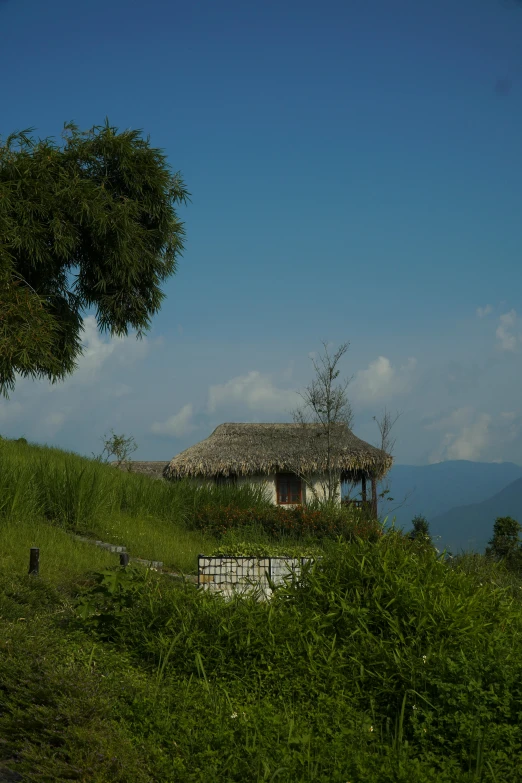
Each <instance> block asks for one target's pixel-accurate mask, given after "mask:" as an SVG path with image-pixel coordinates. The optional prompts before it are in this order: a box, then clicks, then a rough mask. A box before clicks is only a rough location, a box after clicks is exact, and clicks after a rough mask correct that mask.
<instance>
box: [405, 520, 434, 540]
mask: <svg viewBox="0 0 522 783" xmlns="http://www.w3.org/2000/svg"><path fill="white" fill-rule="evenodd" d="M412 525H413V528H412V530H411V531H410V533H409V534H408V538H410V539H411V540H412V541H415V542H417V543H418V544H422V545H423V546H424V545H425V546H426V547H432V546H433V543H432V540H431V533H430V524H429V522H428V520H427V519H426V517H424V516H422V514H417V516H415V517H413V519H412Z"/></svg>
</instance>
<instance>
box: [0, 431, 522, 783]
mask: <svg viewBox="0 0 522 783" xmlns="http://www.w3.org/2000/svg"><path fill="white" fill-rule="evenodd" d="M36 458H38V459H39V460H40V462H39V467H38V469H35V464H36V463H37V459H36ZM82 469H83V472H82ZM0 476H2V478H1V479H0V480H1V481H2V482H3V483H2V490H1V492H0V498H2V505H1V509H0V536H1V537H0V554H1V559H0V738H1V740H0V779H2V776H3V778H4V779H6V780H7V779H11V780H14V779H19V780H28V781H66V780H67V781H68V780H76V781H95V782H96V783H102V782H104V781H107V783H108V782H109V781H111V782H112V781H115V782H116V783H119V781H121V782H122V783H123V781H126V782H127V781H136V782H137V783H152V782H153V781H167V783H169V782H172V783H177V781H180V782H181V781H183V783H185V782H188V783H196V782H199V781H202V782H203V781H205V782H206V781H209V780H211V781H216V782H217V781H223V782H225V781H227V782H228V781H230V782H232V781H241V782H243V781H284V782H285V783H300V782H301V781H303V782H304V781H320V782H323V781H324V783H330V782H331V781H332V782H333V783H346V782H347V781H349V782H350V783H363V782H364V783H388V782H389V783H391V782H392V781H404V782H405V783H406V781H408V783H426V782H427V783H430V782H433V783H435V782H437V783H438V782H439V781H441V783H446V782H447V783H450V781H451V783H464V781H466V783H467V782H468V781H469V782H470V783H471V781H483V782H484V783H490V782H491V783H493V782H494V781H502V783H511V781H512V782H513V783H515V781H518V780H519V770H520V768H522V743H521V739H520V728H519V727H520V722H521V718H522V700H521V697H522V655H521V638H522V637H521V632H522V599H521V598H520V595H521V594H522V582H520V581H518V580H517V579H516V578H515V577H514V576H511V575H510V574H508V573H507V572H505V571H504V570H503V568H502V566H500V565H493V564H487V563H485V562H484V560H483V559H482V558H480V557H475V558H473V557H468V558H464V559H462V560H460V561H456V562H455V561H453V562H452V564H448V563H445V562H443V561H442V560H441V559H437V558H436V557H435V555H434V554H433V552H432V551H423V550H422V549H420V548H419V547H418V546H415V545H413V544H412V543H411V542H408V541H406V540H405V539H404V538H403V537H402V536H401V535H400V534H397V533H390V534H385V535H383V536H382V537H381V538H380V539H379V540H378V541H377V543H369V542H364V541H361V540H359V541H355V542H353V543H348V542H342V541H334V542H330V543H326V542H323V543H322V544H319V543H317V544H316V545H317V546H319V545H320V546H321V547H322V552H323V554H324V555H325V557H324V559H323V561H321V565H320V566H316V567H315V568H313V569H311V570H310V571H309V572H307V573H305V574H304V575H303V577H302V579H301V580H300V581H299V582H294V583H291V582H290V583H288V584H287V585H286V586H285V587H282V588H280V589H278V590H277V591H276V594H275V596H274V598H273V599H272V601H271V602H269V603H259V602H256V601H255V600H254V599H253V598H244V597H243V598H239V597H238V598H237V599H234V600H232V601H229V602H226V601H224V600H223V599H222V598H220V597H219V596H216V595H212V594H208V593H200V592H198V590H197V589H196V588H195V587H194V586H193V585H191V584H189V583H185V584H178V583H174V582H173V581H172V580H170V579H169V578H168V577H166V576H162V575H161V574H157V573H154V572H151V571H145V570H144V569H140V568H128V569H125V570H123V569H119V568H118V567H115V563H116V562H117V557H116V556H114V555H109V554H108V553H106V552H104V551H102V550H99V549H97V548H95V547H91V546H89V545H87V544H82V543H81V542H78V541H75V540H74V539H72V538H71V536H70V535H69V533H68V530H69V529H72V528H74V529H80V530H82V531H83V532H90V533H95V534H96V535H98V536H99V537H100V538H103V539H104V540H107V534H108V531H109V530H110V529H111V526H112V527H114V526H116V528H117V531H118V535H127V536H129V538H128V540H127V541H123V542H122V541H121V540H119V541H118V543H127V544H129V543H130V544H132V546H130V548H131V549H132V548H133V547H134V546H136V547H137V546H138V544H139V547H140V549H139V552H138V551H136V554H142V553H143V548H147V547H149V550H148V551H149V552H154V553H155V554H158V553H159V550H158V549H155V547H158V544H157V539H156V538H155V537H156V535H157V534H156V526H157V525H165V527H164V528H161V529H162V530H163V531H164V532H162V533H161V536H163V537H162V538H161V546H163V547H165V548H166V549H167V548H168V552H170V554H169V555H168V559H169V562H170V563H171V564H172V565H173V566H177V567H181V566H180V565H179V564H180V563H184V564H186V566H187V569H186V570H188V569H189V567H192V568H193V564H192V566H191V563H193V561H192V560H191V557H192V555H191V557H188V556H187V552H188V551H190V552H196V551H197V549H198V547H199V548H201V549H202V550H203V551H209V549H208V548H209V547H213V546H215V545H216V541H215V540H212V539H211V538H207V539H206V540H205V538H204V537H203V536H202V534H201V533H196V532H194V531H191V530H190V514H191V509H192V510H193V509H194V507H195V506H196V505H197V504H198V503H199V502H201V499H200V498H199V497H198V496H197V493H196V494H194V490H193V488H191V487H188V486H184V485H170V486H169V485H162V484H161V483H159V482H153V481H151V480H149V479H147V478H143V477H137V476H128V475H126V474H122V473H119V472H118V471H114V470H113V469H112V468H108V467H105V466H102V465H99V464H96V463H90V462H89V461H85V460H81V459H80V458H78V457H76V456H75V455H67V454H64V453H63V452H56V451H53V450H46V449H39V448H36V447H34V448H33V447H26V448H25V450H22V448H21V447H20V446H18V445H16V444H9V443H8V444H6V443H2V444H0ZM7 476H10V479H9V480H8V479H7V478H6V477H7ZM143 481H145V482H148V483H142V482H143ZM102 487H103V488H104V491H102V489H101V488H102ZM230 492H231V493H232V494H228V495H227V496H226V497H225V496H221V499H220V498H219V496H217V495H216V496H215V497H212V496H206V498H204V499H205V502H207V503H208V502H210V501H211V502H226V503H227V504H229V503H232V502H234V503H237V504H238V505H240V504H242V503H243V504H245V506H246V505H251V504H252V503H253V502H257V503H259V504H260V507H261V505H262V504H263V502H264V501H263V499H262V498H261V497H257V498H254V497H247V496H245V495H244V494H243V493H237V494H236V495H235V496H234V495H233V492H234V491H233V490H230ZM156 493H158V494H156ZM159 498H161V502H160V500H159ZM145 499H147V502H150V506H147V502H146V500H145ZM30 503H32V504H33V506H32V507H31V506H30V505H29V504H30ZM102 512H103V513H102ZM124 520H127V521H128V528H125V525H124ZM42 542H44V543H42ZM155 542H156V543H155ZM34 543H39V544H40V547H41V552H42V555H41V562H42V566H41V576H40V577H30V576H28V575H27V574H26V573H25V571H26V569H27V554H28V551H27V547H28V546H29V545H32V544H34ZM183 547H185V550H183ZM182 550H183V551H184V552H185V553H184V554H181V552H182ZM161 554H162V555H163V556H162V557H161V558H160V559H163V560H165V561H167V557H166V556H165V553H163V552H162V553H161ZM7 770H8V771H9V774H10V775H11V777H10V778H9V777H8V772H7ZM14 773H16V774H18V775H19V776H20V777H19V778H16V777H13V774H14Z"/></svg>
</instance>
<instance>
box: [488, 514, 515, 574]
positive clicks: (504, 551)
mask: <svg viewBox="0 0 522 783" xmlns="http://www.w3.org/2000/svg"><path fill="white" fill-rule="evenodd" d="M521 530H522V526H521V525H520V524H519V523H518V522H517V521H516V519H513V518H512V517H497V518H496V520H495V524H494V525H493V537H492V539H491V541H489V542H488V546H487V547H486V553H485V554H486V557H488V558H490V559H492V560H497V561H502V562H503V563H504V564H505V565H506V566H507V568H508V569H510V570H515V571H518V570H521V569H522V544H521V542H520V539H519V534H520V531H521Z"/></svg>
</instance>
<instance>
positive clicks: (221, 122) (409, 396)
mask: <svg viewBox="0 0 522 783" xmlns="http://www.w3.org/2000/svg"><path fill="white" fill-rule="evenodd" d="M0 33H1V35H2V47H1V49H0V69H1V72H2V73H3V74H8V75H9V78H8V79H5V78H4V79H3V80H2V87H1V91H2V118H1V122H0V136H1V137H2V138H5V136H7V135H8V134H9V133H10V132H12V131H14V130H17V129H22V128H27V127H35V128H36V129H37V130H36V133H37V135H39V136H41V137H45V136H56V137H59V134H60V132H61V130H62V127H63V123H64V122H65V121H67V120H74V121H75V122H76V123H77V124H78V125H80V127H82V128H88V127H91V126H92V125H94V124H100V123H102V122H103V121H104V118H105V117H106V116H108V117H109V120H110V122H111V123H112V124H114V125H116V126H118V127H119V128H121V129H123V128H140V129H143V131H144V134H145V135H147V134H148V135H150V138H151V143H152V144H153V145H154V146H157V147H161V148H163V149H164V150H165V151H166V153H167V155H168V159H169V162H170V164H171V166H172V167H173V169H174V170H180V171H181V172H182V174H183V176H184V178H185V181H186V184H187V187H188V189H189V190H190V191H191V193H192V203H191V204H190V205H188V206H187V207H184V208H182V209H181V211H180V213H181V215H182V217H183V219H184V220H185V222H186V231H187V238H186V252H185V254H184V257H183V258H182V259H181V260H180V264H179V271H178V273H177V274H176V275H175V276H174V277H173V278H172V279H171V280H170V281H169V282H168V284H167V285H166V287H165V291H166V294H167V298H166V300H165V302H164V305H163V308H162V311H161V313H160V314H159V315H158V316H157V317H156V318H155V320H154V324H153V328H152V330H151V332H150V333H149V334H148V336H147V338H146V340H145V341H142V342H141V343H139V342H136V340H134V339H133V338H127V339H126V340H118V339H114V340H111V339H110V338H109V337H107V336H101V335H99V334H98V333H97V331H96V328H95V323H94V322H93V320H92V318H89V319H88V320H87V321H86V330H85V335H84V338H85V346H86V352H85V356H84V357H83V359H82V360H81V361H80V367H79V369H78V372H77V373H76V375H75V376H74V377H72V378H70V379H69V380H67V381H66V382H65V383H63V384H61V385H60V386H50V385H49V384H47V383H44V382H38V383H35V382H31V381H20V382H19V383H18V384H17V388H16V391H15V392H14V393H13V394H12V395H11V398H10V400H9V401H8V402H5V401H3V402H0V432H2V433H3V434H4V435H6V436H7V437H18V436H20V435H25V436H26V437H27V438H28V439H30V440H34V441H37V442H45V443H49V444H54V445H58V446H61V447H64V448H69V449H73V450H75V451H78V452H80V453H83V454H90V453H91V452H93V451H99V450H100V448H99V447H100V438H101V436H102V435H103V434H104V433H105V432H107V431H108V430H109V428H111V427H113V428H114V429H115V430H116V432H123V433H125V434H132V435H133V436H134V437H135V439H136V441H137V443H138V444H139V450H138V451H137V452H136V455H135V456H136V458H141V459H165V460H167V459H170V458H171V457H172V456H173V455H174V454H176V453H178V452H179V451H181V450H182V449H184V448H186V447H187V446H189V445H191V444H192V443H194V442H196V441H198V440H201V439H202V438H204V437H206V436H207V435H209V434H210V432H211V431H212V429H213V428H214V427H215V426H217V424H219V423H221V422H222V421H284V420H289V414H290V411H291V410H292V409H293V408H294V407H295V406H296V405H297V404H298V401H299V400H298V398H297V396H296V394H295V392H296V390H297V389H299V388H303V386H304V385H305V384H306V383H308V382H309V380H310V379H311V376H312V367H311V363H310V358H309V354H310V353H311V352H314V351H316V352H317V351H318V350H319V349H320V341H321V340H328V341H330V342H331V343H332V344H333V345H338V344H340V343H341V342H344V341H350V351H349V353H348V354H347V356H346V358H345V362H344V370H345V373H346V375H347V376H353V380H352V383H351V385H350V387H349V390H350V394H351V398H352V403H353V407H354V412H355V424H354V430H355V432H356V434H358V435H359V436H360V437H363V438H365V439H367V440H369V441H371V442H377V440H378V432H377V429H376V426H375V422H374V421H373V416H374V415H377V416H379V415H380V414H381V413H382V410H383V408H384V406H387V408H388V409H390V410H392V411H395V410H397V411H400V412H402V416H401V418H400V419H399V421H398V423H397V425H396V428H395V433H394V434H395V437H396V447H395V456H396V460H397V462H399V463H410V464H426V463H428V462H433V461H440V460H444V459H458V458H461V459H476V460H479V461H493V460H495V461H503V460H511V461H514V462H519V463H521V464H522V405H521V403H520V400H519V397H520V395H519V389H520V385H521V382H522V371H521V370H522V368H521V363H520V350H521V347H522V326H521V320H520V315H519V313H520V312H521V310H522V304H521V302H520V297H521V283H522V271H521V270H522V265H521V264H520V260H521V249H522V221H521V220H520V209H521V205H522V155H521V152H522V142H521V140H520V129H521V127H522V48H521V47H520V41H521V40H522V3H520V2H517V1H516V0H459V2H455V0H431V1H429V0H416V1H414V0H395V2H394V3H390V2H389V0H368V1H367V2H365V3H360V2H356V1H355V0H354V1H352V0H343V2H337V1H336V2H333V1H331V0H323V2H321V3H318V2H307V1H306V0H305V1H303V0H301V1H300V2H294V1H293V0H292V2H290V1H289V0H278V2H272V1H271V0H263V2H261V0H252V2H249V3H245V2H239V0H238V1H237V2H230V0H221V2H215V1H214V2H211V0H201V1H200V2H191V3H181V2H177V1H176V0H174V1H173V0H170V1H169V2H167V1H166V0H161V1H160V0H149V2H148V3H147V4H144V3H132V2H129V1H128V0H126V2H123V0H105V1H104V2H101V0H92V1H91V2H90V3H89V4H77V3H71V2H65V0H48V2H47V3H45V4H43V3H41V2H37V0H0Z"/></svg>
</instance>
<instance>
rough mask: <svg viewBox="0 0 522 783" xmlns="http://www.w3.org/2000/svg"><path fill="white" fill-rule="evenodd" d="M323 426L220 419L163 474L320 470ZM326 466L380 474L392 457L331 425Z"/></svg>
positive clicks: (349, 473) (352, 475) (357, 474)
mask: <svg viewBox="0 0 522 783" xmlns="http://www.w3.org/2000/svg"><path fill="white" fill-rule="evenodd" d="M327 464H328V463H327V457H326V438H325V434H324V428H323V427H321V425H317V424H305V425H303V424H220V425H219V427H216V429H215V430H214V432H213V433H212V435H211V436H210V437H209V438H207V439H206V440H203V441H201V442H200V443H196V445H195V446H191V448H189V449H186V450H185V451H182V452H181V454H178V456H177V457H174V459H173V460H171V462H169V464H168V465H167V466H166V467H165V470H164V471H163V475H164V477H165V478H167V479H179V478H185V477H192V478H214V477H217V476H230V475H236V476H253V475H269V474H273V473H277V472H281V471H285V470H287V471H292V472H300V473H301V474H308V475H312V474H316V475H317V474H319V475H320V474H323V473H324V472H325V471H326V469H327ZM330 464H331V467H332V468H333V469H335V470H339V471H341V477H342V480H343V481H360V480H361V478H362V477H363V476H375V477H376V478H378V479H380V478H382V476H383V475H384V474H385V473H386V472H387V471H388V470H389V469H390V467H391V465H392V458H391V457H390V456H389V454H386V453H385V452H384V451H381V450H380V449H377V448H375V446H371V445H370V444H369V443H365V441H363V440H360V438H357V437H356V436H355V435H354V434H353V433H352V432H351V430H349V429H348V427H346V426H345V425H335V429H334V433H333V437H332V448H331V463H330Z"/></svg>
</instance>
